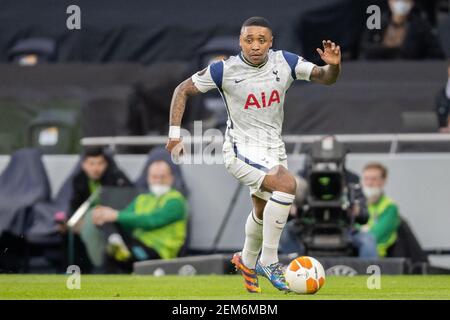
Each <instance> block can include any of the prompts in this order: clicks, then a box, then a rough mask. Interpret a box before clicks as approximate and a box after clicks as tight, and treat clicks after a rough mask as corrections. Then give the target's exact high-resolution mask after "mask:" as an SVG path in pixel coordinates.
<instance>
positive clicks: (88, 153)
mask: <svg viewBox="0 0 450 320" xmlns="http://www.w3.org/2000/svg"><path fill="white" fill-rule="evenodd" d="M98 156H103V157H105V159H106V152H105V149H104V148H102V147H86V148H84V149H83V155H82V157H83V159H86V158H88V157H98Z"/></svg>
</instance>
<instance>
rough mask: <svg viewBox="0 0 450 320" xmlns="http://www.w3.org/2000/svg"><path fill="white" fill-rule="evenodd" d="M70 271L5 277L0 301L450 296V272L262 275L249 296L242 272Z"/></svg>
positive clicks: (1, 276)
mask: <svg viewBox="0 0 450 320" xmlns="http://www.w3.org/2000/svg"><path fill="white" fill-rule="evenodd" d="M67 279H68V276H66V275H0V299H110V300H111V299H112V300H115V299H159V300H165V299H183V300H184V299H186V300H190V299H199V300H203V299H217V300H229V299H237V300H245V299H252V300H255V299H306V300H313V299H319V300H322V299H345V300H348V299H433V300H434V299H446V300H449V299H450V276H436V275H433V276H382V277H381V289H372V290H369V289H368V288H367V279H368V276H354V277H336V276H329V277H327V279H326V283H325V286H324V287H323V288H322V289H321V290H320V291H319V292H318V293H317V294H315V295H297V294H293V293H290V294H284V293H281V292H278V291H277V290H276V289H274V288H272V287H271V285H270V284H269V282H268V281H267V280H266V279H261V280H260V283H261V288H262V291H263V293H262V294H248V293H247V292H246V291H245V289H244V288H243V285H242V283H241V281H242V279H241V277H240V276H237V275H223V276H216V275H211V276H191V277H187V276H184V277H181V276H163V277H153V276H136V275H81V288H80V289H79V290H76V289H75V290H69V289H67V287H66V281H67Z"/></svg>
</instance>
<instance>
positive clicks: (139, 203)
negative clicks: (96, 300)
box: [92, 160, 187, 271]
mask: <svg viewBox="0 0 450 320" xmlns="http://www.w3.org/2000/svg"><path fill="white" fill-rule="evenodd" d="M147 182H148V192H147V193H143V194H140V195H138V196H137V197H136V198H135V199H134V200H133V201H132V202H131V203H130V204H129V205H128V206H127V207H126V208H125V209H123V210H115V209H113V208H110V207H105V206H98V207H97V208H95V209H94V211H93V214H92V220H93V223H94V224H95V225H97V226H99V227H101V228H102V229H103V230H104V231H105V234H106V235H107V247H106V253H107V255H108V257H109V258H112V260H113V261H114V262H116V263H118V264H120V265H121V266H122V267H123V268H122V269H125V270H127V271H130V268H131V266H132V263H133V262H135V261H140V260H149V259H171V258H175V257H177V255H178V252H179V250H180V249H181V247H182V246H183V244H184V242H185V239H186V227H187V204H186V199H185V198H184V196H183V195H182V194H181V193H180V192H178V191H177V190H175V189H174V188H172V185H173V182H174V176H173V174H172V171H171V169H170V166H169V164H168V163H167V162H165V161H162V160H161V161H154V162H152V163H151V164H150V166H149V167H148V171H147ZM109 260H111V259H109ZM110 262H111V261H109V263H110ZM107 263H108V262H107Z"/></svg>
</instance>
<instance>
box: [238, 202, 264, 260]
mask: <svg viewBox="0 0 450 320" xmlns="http://www.w3.org/2000/svg"><path fill="white" fill-rule="evenodd" d="M262 229H263V221H262V220H261V219H258V217H256V215H255V214H254V213H253V210H252V211H251V212H250V214H249V215H248V217H247V222H246V223H245V242H244V249H242V262H243V263H244V265H245V266H246V267H247V268H249V269H255V266H256V261H257V259H258V255H259V252H260V251H261V246H262V237H263V235H262Z"/></svg>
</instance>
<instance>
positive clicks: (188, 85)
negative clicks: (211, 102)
mask: <svg viewBox="0 0 450 320" xmlns="http://www.w3.org/2000/svg"><path fill="white" fill-rule="evenodd" d="M199 93H201V92H200V90H198V89H197V87H196V86H195V85H194V82H192V79H191V78H189V79H186V80H184V81H183V82H182V83H180V84H179V85H178V87H176V88H175V91H174V92H173V96H172V102H171V104H170V125H171V126H180V125H181V119H182V118H183V113H184V109H185V107H186V101H187V99H188V97H191V96H195V95H197V94H199Z"/></svg>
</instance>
